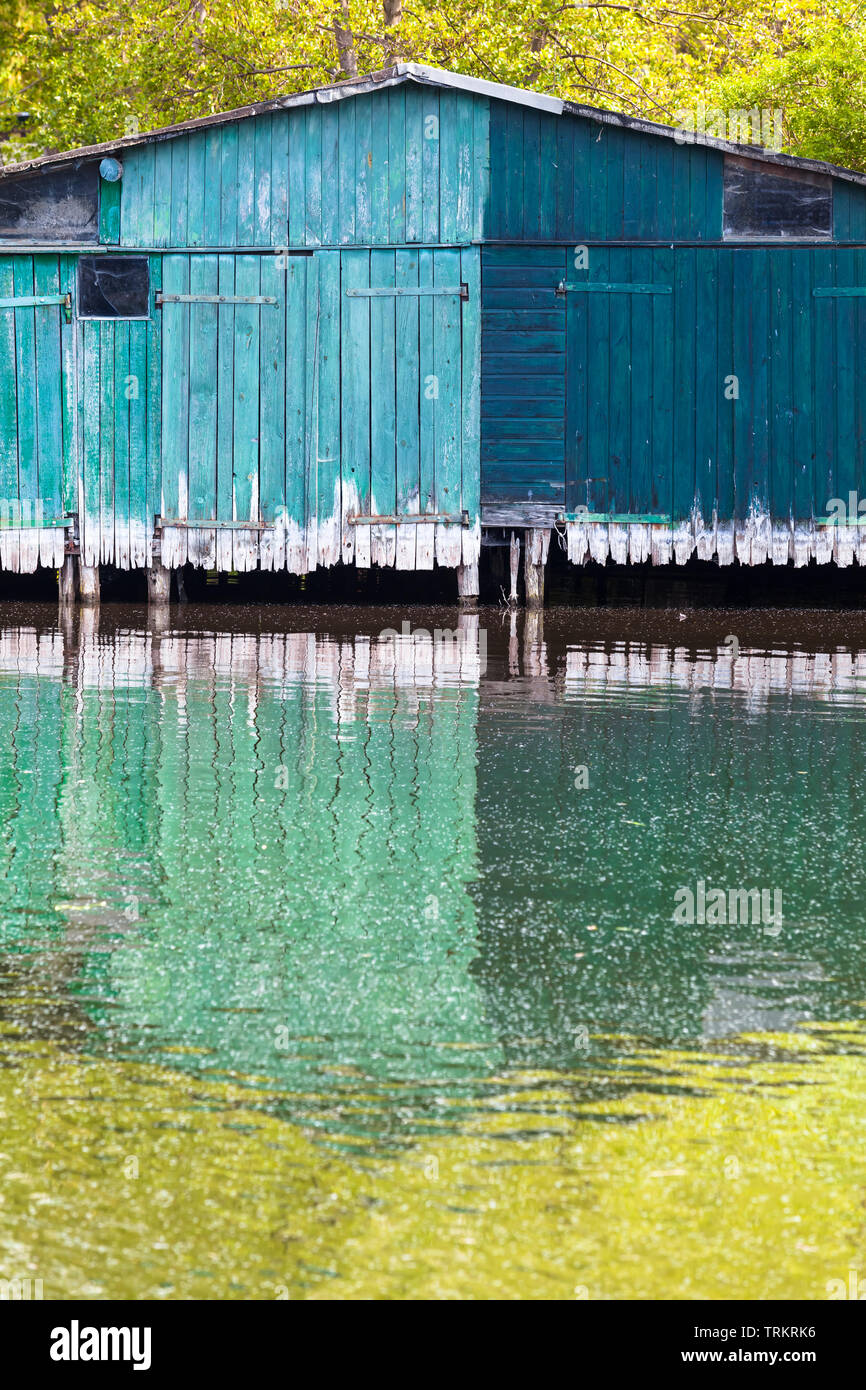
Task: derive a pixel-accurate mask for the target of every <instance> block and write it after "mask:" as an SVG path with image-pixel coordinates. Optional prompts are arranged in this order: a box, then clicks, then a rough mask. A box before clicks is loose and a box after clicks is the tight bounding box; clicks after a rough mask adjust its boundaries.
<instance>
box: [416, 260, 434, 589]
mask: <svg viewBox="0 0 866 1390" xmlns="http://www.w3.org/2000/svg"><path fill="white" fill-rule="evenodd" d="M433 256H434V253H433V251H430V250H426V249H425V250H422V251H419V252H418V283H419V285H428V286H429V285H432V284H433V278H434V277H433ZM435 303H436V300H435V299H433V298H430V297H426V296H425V297H424V298H423V299H419V300H418V333H419V348H418V361H419V377H420V392H421V394H420V400H419V416H418V459H419V468H418V498H419V505H418V510H419V511H421V512H435V511H436V510H437V505H436V399H435V393H436V389H437V382H436V361H435V353H434V345H433V306H434V304H435ZM435 540H436V535H435V527H434V526H433V525H424V526H419V527H418V529H417V531H416V532H415V549H416V564H417V567H418V569H419V570H427V569H432V568H433V564H434V560H435Z"/></svg>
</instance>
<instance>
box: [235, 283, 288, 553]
mask: <svg viewBox="0 0 866 1390" xmlns="http://www.w3.org/2000/svg"><path fill="white" fill-rule="evenodd" d="M260 284H261V277H260V274H259V257H258V256H238V257H237V260H236V266H235V293H236V294H238V295H244V296H246V295H257V294H260V293H261V289H260ZM278 312H279V310H278V308H277V307H275V306H270V305H268V306H261V307H260V306H259V305H256V304H236V305H235V324H234V429H233V434H232V479H233V487H232V504H233V505H232V520H234V521H255V522H257V521H258V519H259V495H258V494H259V335H260V319H261V315H262V314H264V313H271V314H277V313H278ZM241 534H242V533H241ZM235 543H236V544H235V552H236V553H235V559H236V561H237V558H238V556H237V551H238V536H236V537H235ZM235 568H240V566H239V565H238V564H237V563H236V565H235Z"/></svg>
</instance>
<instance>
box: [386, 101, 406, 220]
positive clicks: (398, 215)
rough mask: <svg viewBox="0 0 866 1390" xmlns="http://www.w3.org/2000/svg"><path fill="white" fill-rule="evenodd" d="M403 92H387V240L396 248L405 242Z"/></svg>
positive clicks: (404, 117)
mask: <svg viewBox="0 0 866 1390" xmlns="http://www.w3.org/2000/svg"><path fill="white" fill-rule="evenodd" d="M406 157H407V151H406V88H405V87H392V88H391V90H390V91H389V92H388V207H389V222H390V226H389V231H388V240H389V242H390V243H391V244H392V245H396V246H399V245H401V244H402V243H403V242H404V241H405V240H406Z"/></svg>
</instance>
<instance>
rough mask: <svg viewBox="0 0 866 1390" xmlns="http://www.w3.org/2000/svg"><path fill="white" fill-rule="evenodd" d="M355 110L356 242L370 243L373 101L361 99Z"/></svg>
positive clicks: (371, 233) (371, 99)
mask: <svg viewBox="0 0 866 1390" xmlns="http://www.w3.org/2000/svg"><path fill="white" fill-rule="evenodd" d="M352 105H353V106H354V107H355V241H356V242H361V243H362V244H367V245H369V243H370V242H371V241H372V240H373V208H372V200H373V98H372V97H369V96H360V97H357V98H356V100H355V101H354V102H353V103H352Z"/></svg>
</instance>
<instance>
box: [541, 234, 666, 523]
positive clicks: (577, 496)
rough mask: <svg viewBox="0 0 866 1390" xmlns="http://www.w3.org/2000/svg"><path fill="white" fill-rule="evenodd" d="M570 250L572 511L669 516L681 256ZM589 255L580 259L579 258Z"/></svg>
mask: <svg viewBox="0 0 866 1390" xmlns="http://www.w3.org/2000/svg"><path fill="white" fill-rule="evenodd" d="M574 254H575V253H573V252H571V251H569V253H568V255H567V259H566V265H565V278H564V280H563V282H562V283H561V285H560V287H559V291H558V292H559V294H560V295H562V296H564V298H565V301H566V401H565V409H566V438H565V482H566V511H567V512H568V513H569V514H571V513H575V512H577V511H578V509H580V510H582V509H584V508H585V509H586V510H587V512H588V513H589V515H590V517H592V518H594V519H597V520H600V521H603V520H607V519H610V520H619V519H623V520H625V519H626V518H633V519H634V520H640V521H645V522H646V521H650V520H658V521H662V520H665V521H667V520H668V519H669V517H670V512H671V497H672V459H673V401H674V390H673V385H674V383H673V377H674V360H673V334H674V311H673V304H674V294H673V281H674V259H673V258H674V253H673V252H672V251H668V250H654V249H652V250H651V249H648V250H635V249H632V248H610V249H605V248H595V247H593V248H591V249H590V250H589V252H588V261H589V266H588V269H575V268H574V264H573V262H572V257H573V255H574ZM578 259H580V258H578Z"/></svg>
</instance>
